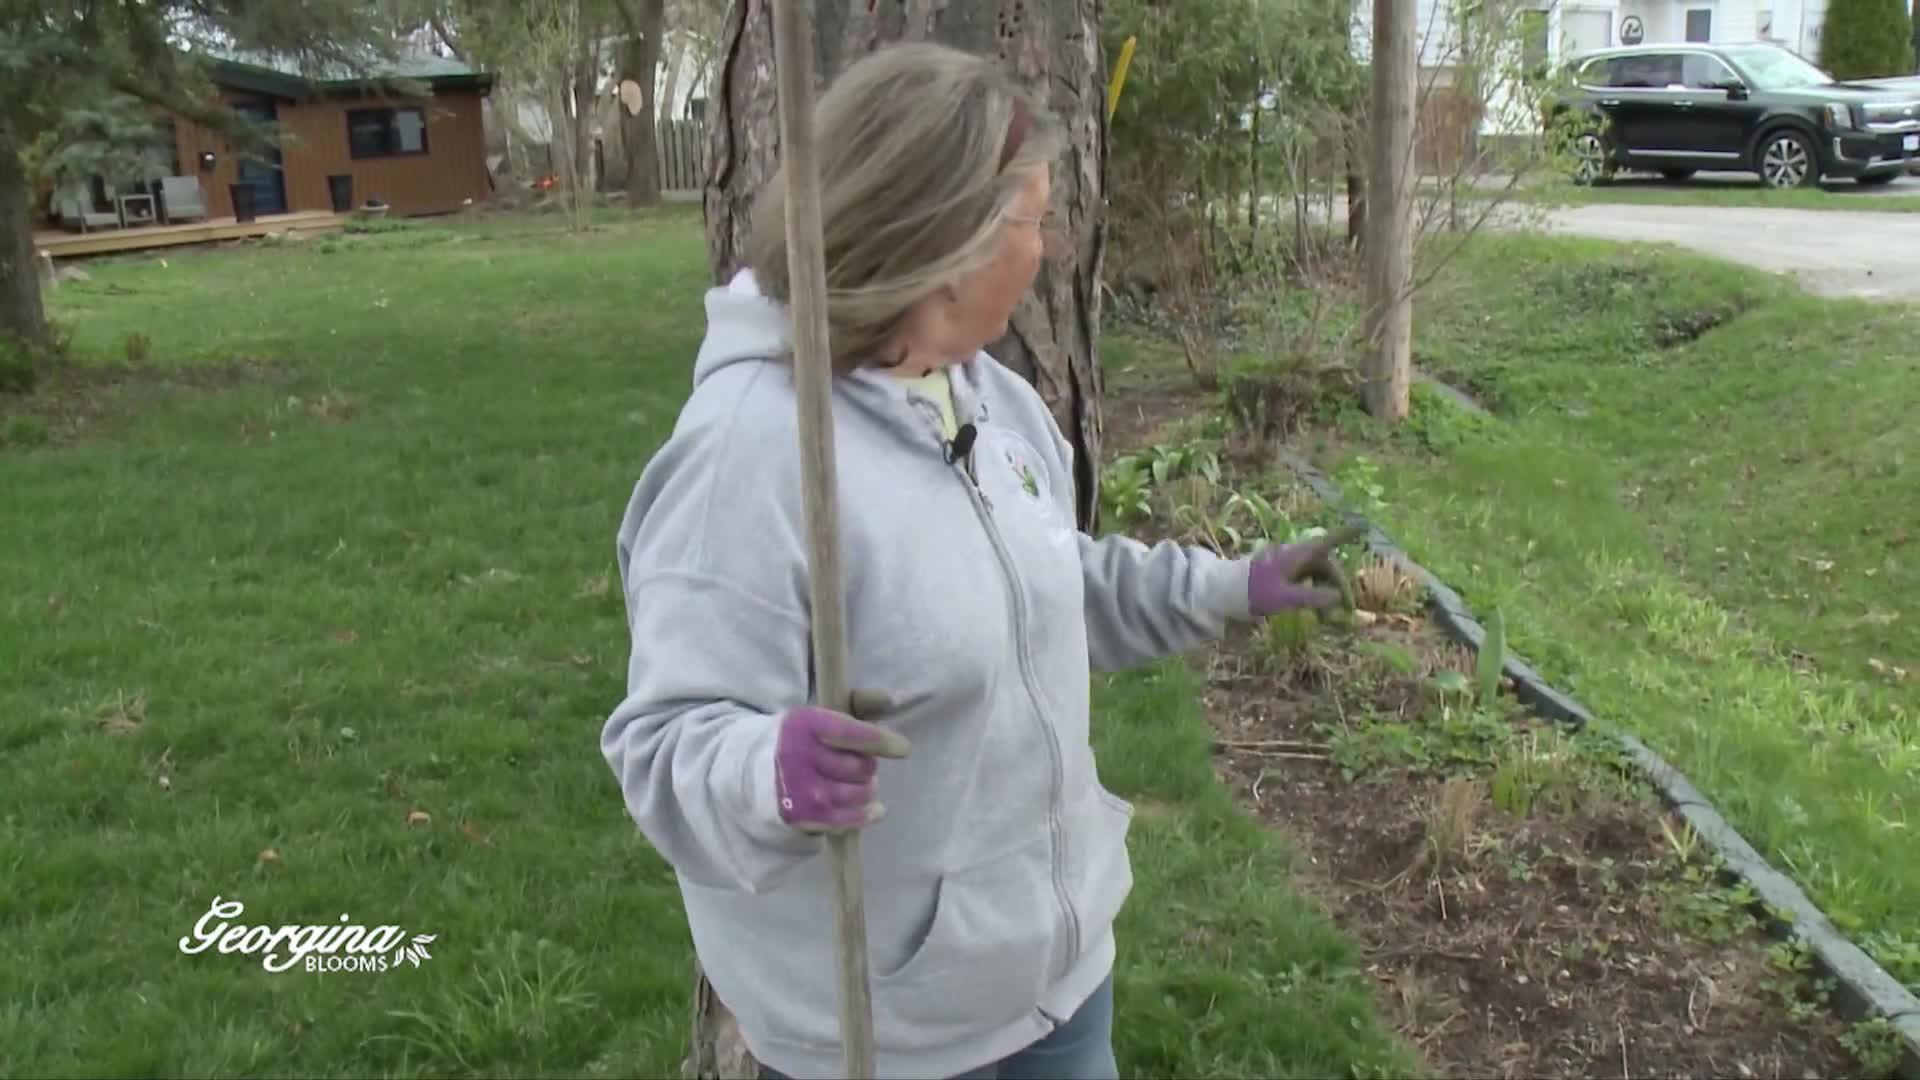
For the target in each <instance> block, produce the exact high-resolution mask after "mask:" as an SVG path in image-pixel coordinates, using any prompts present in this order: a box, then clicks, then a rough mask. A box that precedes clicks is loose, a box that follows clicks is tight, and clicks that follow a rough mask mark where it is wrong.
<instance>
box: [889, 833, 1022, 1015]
mask: <svg viewBox="0 0 1920 1080" xmlns="http://www.w3.org/2000/svg"><path fill="white" fill-rule="evenodd" d="M1058 925H1059V901H1058V900H1057V899H1055V897H1054V894H1053V876H1052V867H1051V864H1050V862H1049V844H1048V842H1047V840H1046V839H1045V837H1044V834H1043V836H1042V838H1041V839H1040V840H1039V841H1038V842H1036V843H1033V844H1029V845H1027V846H1026V847H1023V848H1019V849H1017V850H1015V851H1012V852H1009V853H1008V854H1006V855H1002V856H999V857H997V858H994V859H991V860H988V861H986V862H982V863H979V864H977V865H974V866H970V867H967V868H966V869H963V870H957V871H954V872H952V873H950V874H947V875H945V876H943V877H942V878H941V879H940V885H939V891H938V893H937V895H936V897H935V899H934V910H933V920H932V922H931V924H930V925H929V926H928V928H927V936H926V939H925V940H924V941H922V942H921V944H920V947H919V948H918V949H917V950H915V951H914V953H913V954H912V955H911V956H910V957H908V959H907V962H906V963H905V964H903V965H902V966H901V967H900V968H899V970H897V971H894V972H891V973H888V974H885V975H876V976H875V977H874V980H873V998H874V1000H873V1006H874V1020H875V1027H876V1028H877V1030H876V1032H875V1035H876V1038H878V1039H879V1040H880V1041H881V1042H882V1043H884V1044H885V1045H886V1046H887V1047H888V1048H889V1049H895V1048H897V1049H901V1050H913V1049H920V1048H931V1047H936V1046H943V1045H946V1044H948V1043H952V1042H955V1041H957V1040H960V1039H964V1038H968V1037H977V1036H980V1035H985V1034H988V1033H991V1032H992V1031H994V1030H996V1029H998V1028H1001V1027H1004V1026H1006V1025H1007V1024H1010V1023H1013V1022H1014V1021H1016V1020H1018V1019H1020V1018H1021V1017H1022V1016H1025V1015H1027V1014H1029V1013H1030V1012H1032V1011H1033V1009H1034V1008H1035V1007H1036V1005H1037V1004H1038V1002H1039V1000H1040V996H1041V994H1042V992H1043V991H1044V990H1045V989H1046V986H1047V981H1048V975H1049V974H1050V969H1051V968H1052V965H1053V961H1054V953H1055V946H1056V944H1057V941H1056V929H1055V928H1056V927H1057V926H1058Z"/></svg>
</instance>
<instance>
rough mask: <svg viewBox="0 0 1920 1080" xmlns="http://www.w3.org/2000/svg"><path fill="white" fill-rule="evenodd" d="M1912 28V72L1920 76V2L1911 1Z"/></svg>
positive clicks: (1917, 0) (1918, 0)
mask: <svg viewBox="0 0 1920 1080" xmlns="http://www.w3.org/2000/svg"><path fill="white" fill-rule="evenodd" d="M1911 15H1912V19H1911V23H1912V28H1913V72H1914V74H1916V75H1920V0H1913V11H1912V12H1911Z"/></svg>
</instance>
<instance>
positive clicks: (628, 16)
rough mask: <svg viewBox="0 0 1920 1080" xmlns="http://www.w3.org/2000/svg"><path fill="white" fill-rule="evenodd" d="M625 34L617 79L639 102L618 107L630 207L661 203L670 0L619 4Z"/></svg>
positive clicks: (627, 0)
mask: <svg viewBox="0 0 1920 1080" xmlns="http://www.w3.org/2000/svg"><path fill="white" fill-rule="evenodd" d="M615 6H616V7H617V8H618V9H619V12H620V24H621V29H622V30H623V31H624V32H625V35H626V36H625V39H624V40H623V41H622V42H621V44H620V54H619V55H620V70H619V78H620V82H621V83H622V86H623V88H624V84H626V83H628V82H631V83H633V84H634V85H635V86H636V87H638V88H639V90H640V95H639V100H638V101H634V102H631V103H629V102H627V101H626V100H624V98H625V95H624V93H623V94H622V99H623V100H622V101H621V104H620V148H621V150H622V152H623V154H624V156H625V157H626V172H627V205H628V206H653V205H655V204H657V203H659V201H660V170H659V164H658V160H657V159H658V157H659V153H660V151H659V139H658V134H659V133H658V131H657V129H656V128H655V126H654V125H655V123H656V121H657V119H658V116H659V111H660V105H659V102H658V101H657V100H656V98H657V96H658V93H657V90H658V87H659V73H660V53H661V38H662V36H663V35H664V34H665V32H666V24H667V18H666V15H667V5H666V0H619V2H618V3H617V4H616V5H615Z"/></svg>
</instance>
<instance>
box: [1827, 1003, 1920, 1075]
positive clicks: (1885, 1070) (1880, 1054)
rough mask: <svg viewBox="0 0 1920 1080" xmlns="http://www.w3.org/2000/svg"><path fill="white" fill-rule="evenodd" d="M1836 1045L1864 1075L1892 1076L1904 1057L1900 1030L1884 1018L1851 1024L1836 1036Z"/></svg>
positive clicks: (1904, 1050) (1904, 1049) (1903, 1044)
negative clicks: (1856, 1062)
mask: <svg viewBox="0 0 1920 1080" xmlns="http://www.w3.org/2000/svg"><path fill="white" fill-rule="evenodd" d="M1840 1044H1841V1045H1842V1046H1845V1047H1846V1048H1847V1052H1848V1053H1850V1054H1852V1055H1853V1057H1854V1060H1855V1061H1858V1062H1859V1063H1860V1068H1861V1070H1862V1071H1863V1072H1864V1073H1866V1075H1868V1076H1892V1075H1893V1074H1894V1070H1895V1069H1897V1068H1899V1066H1900V1059H1901V1058H1902V1057H1904V1056H1905V1055H1906V1044H1905V1043H1904V1042H1903V1041H1902V1040H1901V1038H1900V1030H1899V1029H1898V1028H1896V1027H1894V1026H1893V1022H1892V1021H1891V1020H1888V1019H1887V1018H1886V1017H1884V1016H1876V1017H1873V1018H1872V1019H1870V1020H1860V1021H1857V1022H1855V1023H1854V1024H1853V1025H1852V1026H1851V1027H1849V1028H1848V1029H1847V1032H1846V1034H1844V1035H1842V1036H1840Z"/></svg>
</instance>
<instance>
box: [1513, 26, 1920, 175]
mask: <svg viewBox="0 0 1920 1080" xmlns="http://www.w3.org/2000/svg"><path fill="white" fill-rule="evenodd" d="M1567 70H1568V72H1569V74H1570V75H1571V77H1572V82H1573V83H1574V84H1575V85H1574V87H1573V89H1572V90H1571V91H1570V92H1568V93H1567V94H1565V95H1563V96H1562V98H1561V100H1559V101H1556V102H1555V103H1554V104H1553V105H1552V106H1551V107H1550V109H1549V112H1548V121H1549V123H1551V124H1555V125H1559V124H1566V123H1573V124H1574V125H1576V126H1575V127H1574V129H1573V149H1574V155H1575V160H1576V162H1577V165H1576V171H1575V175H1574V180H1575V182H1577V183H1592V182H1594V181H1597V180H1601V179H1605V178H1607V177H1610V176H1611V175H1612V174H1613V172H1614V171H1615V170H1616V169H1637V170H1645V171H1649V172H1659V173H1663V174H1665V175H1666V176H1667V177H1669V178H1671V179H1675V180H1683V179H1685V178H1687V177H1689V176H1691V175H1693V173H1694V172H1695V171H1697V170H1700V169H1708V170H1723V171H1730V172H1752V173H1758V174H1760V179H1761V180H1762V181H1763V182H1765V183H1766V184H1768V185H1769V186H1771V187H1782V188H1785V187H1807V186H1811V185H1813V184H1816V183H1818V182H1819V181H1820V180H1821V179H1822V178H1834V177H1838V178H1852V179H1854V180H1857V181H1859V182H1860V183H1862V184H1883V183H1886V182H1887V181H1889V180H1892V179H1893V178H1894V177H1896V176H1899V175H1900V174H1901V172H1902V171H1904V170H1905V169H1906V166H1907V163H1908V161H1909V160H1911V159H1916V158H1920V91H1915V90H1907V89H1899V88H1896V87H1893V86H1871V85H1866V84H1862V83H1845V82H1839V81H1836V80H1835V79H1834V78H1833V77H1832V76H1831V75H1828V74H1827V73H1826V72H1824V71H1822V70H1820V69H1819V68H1818V67H1816V66H1814V65H1813V64H1811V63H1808V62H1807V61H1806V60H1805V59H1804V58H1802V57H1801V56H1800V55H1799V54H1798V53H1795V52H1792V51H1791V50H1788V49H1783V48H1781V47H1780V46H1778V45H1770V44H1765V43H1756V44H1750V45H1638V46H1625V47H1618V48H1611V49H1599V50H1595V51H1593V52H1587V53H1582V54H1580V55H1578V56H1575V57H1574V58H1573V59H1572V60H1571V61H1570V62H1569V64H1568V66H1567Z"/></svg>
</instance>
